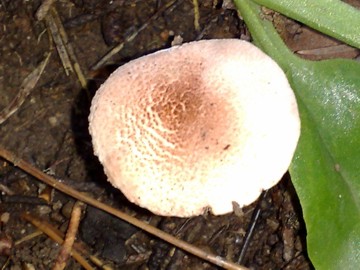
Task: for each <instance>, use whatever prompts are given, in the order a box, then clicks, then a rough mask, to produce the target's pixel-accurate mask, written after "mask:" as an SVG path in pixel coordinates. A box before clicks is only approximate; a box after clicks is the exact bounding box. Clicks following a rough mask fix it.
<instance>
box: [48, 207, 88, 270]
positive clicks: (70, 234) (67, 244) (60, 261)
mask: <svg viewBox="0 0 360 270" xmlns="http://www.w3.org/2000/svg"><path fill="white" fill-rule="evenodd" d="M83 207H84V204H83V203H82V202H79V201H78V202H76V203H75V205H74V207H73V210H72V212H71V218H70V223H69V227H68V230H67V232H66V237H65V240H64V243H63V245H62V247H61V249H60V251H59V254H58V257H57V259H56V261H55V264H54V267H53V270H63V269H64V268H65V266H66V262H67V260H68V258H69V255H70V253H71V250H72V246H73V244H74V242H75V238H76V234H77V231H78V228H79V224H80V217H81V210H82V208H83Z"/></svg>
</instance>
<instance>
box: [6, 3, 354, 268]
mask: <svg viewBox="0 0 360 270" xmlns="http://www.w3.org/2000/svg"><path fill="white" fill-rule="evenodd" d="M199 2H200V6H199V7H200V29H199V30H195V28H194V14H193V3H192V1H190V0H177V1H169V0H163V1H160V0H158V1H156V0H148V1H139V0H114V1H103V0H99V1H97V0H73V1H69V0H64V1H56V3H55V4H54V7H55V8H56V10H57V12H58V13H59V15H60V18H61V21H62V23H63V25H64V27H65V30H66V33H67V35H68V37H69V41H70V43H71V44H72V46H73V48H74V51H75V55H76V57H77V59H78V62H79V65H80V67H81V68H82V70H83V72H84V73H85V76H86V79H87V81H88V89H87V90H85V89H83V88H82V87H81V85H80V83H79V81H78V79H77V77H76V75H75V74H74V73H72V72H70V74H69V75H68V76H67V75H66V74H65V71H64V68H63V66H62V64H61V61H60V58H59V55H58V53H57V51H56V49H55V47H54V45H53V44H52V39H51V38H50V37H49V34H48V31H47V27H46V24H45V23H44V21H38V20H37V19H36V17H35V13H36V10H37V9H38V8H39V6H40V4H41V1H38V0H33V1H25V0H14V1H10V0H2V1H1V2H0V25H1V27H0V55H1V58H0V89H1V90H0V111H1V110H2V109H3V108H5V107H6V106H7V105H8V104H9V103H10V102H12V101H13V99H14V98H15V97H16V95H17V93H18V92H19V91H20V89H21V87H22V86H21V85H22V82H23V80H24V79H25V78H26V76H28V75H29V74H30V72H32V71H33V70H34V69H35V68H36V67H37V65H38V64H39V63H40V62H41V61H42V60H43V59H44V57H45V55H46V54H47V53H48V52H49V51H51V52H52V55H51V57H50V60H49V63H48V64H47V66H46V68H45V71H44V73H43V74H42V75H41V78H40V80H39V82H38V83H37V85H36V87H35V88H33V89H32V91H31V92H30V93H29V95H28V96H27V98H26V100H25V102H24V103H23V104H22V105H21V106H20V104H19V106H18V108H17V110H16V112H15V113H14V114H13V115H12V116H10V117H9V118H8V119H6V121H5V122H4V123H2V124H0V144H1V147H4V148H6V149H7V150H9V151H12V152H13V153H15V154H16V155H17V156H19V157H21V158H22V159H24V160H26V161H28V162H30V163H31V164H32V165H33V166H35V167H37V168H40V169H41V170H43V171H45V172H47V173H48V174H51V175H54V176H55V177H56V178H57V179H59V181H62V182H64V183H66V184H69V185H70V186H72V187H74V188H76V189H77V190H80V191H84V192H87V193H88V194H91V195H92V196H93V197H95V198H97V199H98V200H100V201H104V202H106V203H108V204H110V205H113V206H114V207H117V208H120V209H122V210H123V211H125V212H127V213H129V214H131V215H133V216H136V217H138V218H139V219H142V220H144V221H146V222H148V223H151V224H152V225H154V226H157V227H158V228H160V229H162V230H164V231H166V232H168V233H170V234H172V235H175V236H177V237H179V238H181V239H183V240H186V241H188V242H190V243H193V244H194V245H196V246H198V247H201V248H202V249H204V250H206V251H209V252H212V253H215V254H217V255H220V256H222V257H225V258H227V259H228V260H231V261H234V262H238V261H241V263H242V264H243V265H245V266H247V267H250V268H251V269H312V265H311V263H310V261H309V259H308V257H307V252H306V228H305V225H304V222H303V220H302V214H301V208H300V205H299V202H298V199H297V196H296V193H295V191H294V189H293V186H292V184H291V181H290V179H289V177H288V176H285V177H284V179H283V180H282V181H281V182H280V183H279V184H278V185H277V186H275V187H274V188H272V189H271V190H270V191H269V192H268V194H267V196H266V197H265V198H264V199H263V200H261V201H258V202H255V203H254V204H253V205H250V206H248V207H245V208H244V209H237V211H236V212H235V213H233V214H229V215H225V216H217V217H215V216H212V215H211V214H208V215H204V216H199V217H195V218H191V219H181V218H161V217H158V216H154V215H153V214H151V213H149V212H147V211H145V210H143V209H139V208H138V207H136V206H134V205H132V204H130V203H129V202H127V200H126V199H125V198H124V197H123V196H122V195H121V193H120V192H119V191H116V190H115V189H114V188H112V187H111V186H110V185H109V184H108V183H107V181H106V177H105V176H104V174H103V171H102V167H101V165H100V164H99V163H98V161H97V159H96V158H95V157H94V155H93V152H92V146H91V141H90V136H89V134H88V131H87V125H88V122H87V115H88V111H89V106H90V101H91V97H92V96H93V94H94V92H95V91H96V89H97V87H98V86H99V84H100V83H101V82H103V81H104V80H105V79H106V78H107V76H108V75H109V72H110V71H112V70H113V69H114V68H116V67H117V66H119V65H121V64H123V63H125V62H127V61H129V60H130V59H134V58H136V57H138V56H141V55H144V54H147V53H150V52H153V51H156V50H159V49H162V48H167V47H169V46H171V44H172V43H174V42H179V40H180V41H182V42H187V41H192V40H197V39H211V38H243V39H250V37H249V34H248V32H247V30H246V28H245V26H244V23H243V22H242V21H241V19H240V18H239V17H238V15H237V12H236V11H235V10H234V9H232V8H231V5H230V6H226V5H225V4H226V3H227V2H228V1H212V0H203V1H199ZM171 3H172V4H171ZM170 4H171V5H170ZM269 16H271V17H272V18H274V22H275V23H276V25H277V27H278V29H279V31H280V32H281V33H282V35H283V36H284V37H285V40H286V41H287V43H288V44H289V46H290V47H291V48H293V49H294V50H296V51H298V50H308V51H307V53H306V56H307V57H309V58H315V59H319V58H329V57H336V56H339V55H329V54H327V53H326V51H322V53H323V54H322V55H319V54H318V51H315V53H314V54H313V53H312V51H311V50H312V49H316V48H321V44H326V46H332V45H334V44H337V43H336V41H333V40H331V39H329V38H326V37H323V36H321V35H318V34H317V33H315V32H313V31H310V30H308V29H307V28H304V27H303V26H302V25H300V24H297V23H294V22H293V21H290V20H288V19H285V18H283V17H282V16H279V15H277V14H274V13H269ZM144 25H145V26H146V27H144V29H143V30H142V31H140V32H139V33H138V35H137V36H136V37H135V38H134V39H132V40H130V41H129V37H131V36H132V34H134V33H136V31H137V30H139V29H141V28H142V26H144ZM314 38H319V39H320V40H323V41H318V40H317V41H316V42H314V41H313V40H314ZM121 42H124V47H123V49H122V50H121V51H120V52H118V53H117V54H115V55H114V56H113V57H111V58H110V60H109V61H108V62H106V64H105V65H103V66H101V67H100V68H97V69H96V70H94V69H93V67H94V65H95V64H96V63H97V62H98V61H99V60H100V59H101V58H102V57H103V56H104V55H105V54H106V53H107V52H108V51H109V50H110V49H111V48H113V47H114V46H116V45H118V44H119V43H121ZM314 44H316V45H317V46H319V47H314ZM329 44H330V45H329ZM324 47H325V46H324ZM350 49H351V48H350ZM350 49H349V50H345V51H343V52H342V53H343V54H342V55H341V56H345V57H349V58H352V57H356V56H357V54H358V52H357V51H354V50H350ZM309 50H310V51H309ZM0 184H1V186H0V188H1V204H0V215H1V232H0V255H1V256H0V265H3V267H2V268H1V269H14V270H15V269H32V268H31V267H32V266H33V267H34V269H51V267H52V265H53V263H54V260H55V258H56V256H57V253H58V250H59V245H58V244H56V243H55V242H53V241H52V240H51V239H49V238H48V237H47V236H46V235H45V234H40V235H38V236H35V237H32V238H30V239H26V237H28V236H29V235H31V234H32V233H33V232H35V231H36V228H35V227H33V226H32V225H30V224H29V223H28V222H26V221H25V220H24V219H22V218H21V214H22V213H23V212H26V211H27V212H29V213H30V214H31V215H33V216H36V217H40V218H41V219H43V220H46V221H47V222H49V223H50V224H52V225H53V226H55V227H57V228H58V229H59V230H61V231H62V232H66V229H67V225H68V221H69V212H70V211H71V208H72V205H73V203H74V199H72V198H71V197H68V196H66V195H64V194H62V193H59V192H57V191H53V190H51V189H47V188H46V187H45V186H44V184H41V183H40V182H39V181H37V180H36V179H34V178H33V177H31V176H29V175H27V174H26V173H24V172H22V171H21V170H20V169H18V168H16V167H14V166H13V165H11V164H10V163H7V162H6V161H5V160H1V159H0ZM47 192H48V193H49V194H50V195H51V199H50V200H49V201H46V200H44V199H42V198H44V194H47ZM259 209H260V212H259V213H260V216H259V218H258V220H257V222H256V225H255V229H254V235H253V237H252V239H251V241H250V244H249V247H248V249H247V250H246V252H245V255H244V257H243V258H242V259H241V260H240V259H239V257H240V253H241V251H242V248H243V245H244V239H245V235H246V232H247V231H248V228H249V226H250V224H252V222H253V221H254V220H252V217H253V214H254V211H257V210H259ZM77 240H78V241H82V242H84V243H85V244H86V245H87V246H88V248H89V250H90V252H91V253H92V254H96V255H97V256H98V257H99V258H101V260H103V261H104V262H106V263H107V264H108V266H112V268H113V269H217V267H215V266H214V265H211V264H209V263H207V262H204V261H203V260H201V259H198V258H196V257H194V256H192V255H189V254H187V253H184V252H183V251H181V250H178V249H176V248H174V247H173V246H171V245H169V244H167V243H164V242H163V241H160V240H158V239H157V238H154V237H152V236H150V235H148V234H147V233H144V232H142V231H140V230H139V229H137V228H135V227H132V226H131V225H129V224H127V223H125V222H123V221H121V220H119V219H116V218H114V217H112V216H110V215H108V214H105V213H104V212H102V211H100V210H97V209H95V208H93V207H90V206H89V207H87V208H86V210H85V211H84V217H83V219H82V222H81V224H80V228H79V233H78V238H77ZM66 269H81V267H80V265H79V264H78V263H77V262H75V261H74V260H73V259H70V260H69V261H68V264H67V268H66Z"/></svg>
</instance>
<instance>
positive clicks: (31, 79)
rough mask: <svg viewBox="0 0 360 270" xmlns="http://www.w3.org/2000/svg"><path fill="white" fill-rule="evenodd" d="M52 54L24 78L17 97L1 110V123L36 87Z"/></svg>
mask: <svg viewBox="0 0 360 270" xmlns="http://www.w3.org/2000/svg"><path fill="white" fill-rule="evenodd" d="M50 55H51V53H48V54H47V56H46V57H45V59H44V60H43V61H42V62H41V63H40V64H39V65H38V66H37V67H36V68H35V69H34V70H33V71H32V72H31V73H30V74H29V75H28V76H27V77H26V78H25V79H24V81H23V82H22V84H21V86H20V90H19V92H18V93H17V95H16V96H15V98H14V99H13V100H12V101H11V102H10V103H9V104H8V105H7V106H6V107H5V108H4V109H3V110H2V111H1V112H0V124H2V123H3V122H5V121H6V120H7V119H8V118H9V117H10V116H11V115H13V114H14V113H15V112H16V111H17V110H18V109H19V108H20V107H21V105H22V104H23V103H24V101H25V99H26V97H27V96H28V95H29V94H30V93H31V91H32V90H33V89H34V87H35V85H36V84H37V82H38V81H39V79H40V77H41V74H42V73H43V72H44V69H45V67H46V65H47V63H48V61H49V58H50Z"/></svg>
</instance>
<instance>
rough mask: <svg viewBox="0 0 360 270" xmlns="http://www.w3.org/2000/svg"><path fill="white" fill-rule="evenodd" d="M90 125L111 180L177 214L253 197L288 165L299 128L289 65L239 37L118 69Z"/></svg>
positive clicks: (220, 209)
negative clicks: (281, 65)
mask: <svg viewBox="0 0 360 270" xmlns="http://www.w3.org/2000/svg"><path fill="white" fill-rule="evenodd" d="M89 122H90V134H91V136H92V140H93V146H94V151H95V154H96V155H97V156H98V157H99V160H100V162H101V163H102V164H103V166H104V170H105V173H106V175H107V176H108V179H109V181H110V182H111V183H112V184H113V185H114V186H115V187H117V188H119V189H120V190H121V191H122V192H123V193H124V195H125V196H126V197H127V198H128V199H129V200H130V201H131V202H133V203H136V204H138V205H140V206H141V207H144V208H147V209H149V210H150V211H152V212H154V213H156V214H159V215H165V216H179V217H189V216H195V215H200V214H202V213H203V212H204V211H205V210H206V209H208V208H209V209H211V212H212V213H213V214H216V215H218V214H225V213H228V212H231V211H232V210H233V202H236V203H237V204H239V206H244V205H248V204H250V203H252V202H253V201H254V200H256V198H257V197H258V196H259V195H260V193H261V191H262V190H264V189H268V188H270V187H272V186H273V185H274V184H276V183H277V182H278V181H279V180H280V179H281V177H282V176H283V174H284V173H285V172H286V171H287V169H288V167H289V164H290V162H291V159H292V156H293V154H294V151H295V148H296V145H297V141H298V138H299V134H300V120H299V115H298V110H297V105H296V100H295V97H294V94H293V91H292V90H291V88H290V86H289V83H288V81H287V79H286V76H285V75H284V73H283V71H282V70H281V69H280V68H279V66H278V65H277V64H276V63H275V62H274V61H273V60H272V59H271V58H270V57H268V56H267V55H265V54H264V53H263V52H261V51H260V50H259V49H258V48H256V47H255V46H253V45H252V44H250V43H248V42H245V41H241V40H235V39H227V40H207V41H197V42H191V43H187V44H183V45H181V46H177V47H173V48H170V49H167V50H162V51H159V52H156V53H153V54H150V55H147V56H143V57H141V58H139V59H136V60H133V61H131V62H129V63H127V64H125V65H123V66H121V67H119V68H118V69H117V70H116V71H115V72H114V73H113V74H112V75H111V76H110V77H109V78H108V79H107V81H106V82H105V83H104V84H103V85H102V86H101V87H100V89H99V90H98V92H97V93H96V96H95V97H94V99H93V102H92V106H91V113H90V116H89Z"/></svg>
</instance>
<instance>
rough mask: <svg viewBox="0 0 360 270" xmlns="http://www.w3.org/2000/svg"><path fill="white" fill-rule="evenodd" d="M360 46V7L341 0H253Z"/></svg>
mask: <svg viewBox="0 0 360 270" xmlns="http://www.w3.org/2000/svg"><path fill="white" fill-rule="evenodd" d="M254 2H256V3H258V4H260V5H263V6H265V7H268V8H270V9H273V10H275V11H278V12H280V13H282V14H284V15H286V16H288V17H290V18H293V19H295V20H297V21H300V22H302V23H304V24H306V25H309V26H310V27H312V28H314V29H316V30H318V31H320V32H322V33H325V34H328V35H329V36H332V37H335V38H337V39H339V40H341V41H343V42H345V43H348V44H350V45H352V46H355V47H357V48H360V11H359V10H357V9H356V8H354V7H352V6H350V5H348V4H346V3H344V2H342V1H340V0H301V1H299V0H254Z"/></svg>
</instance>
